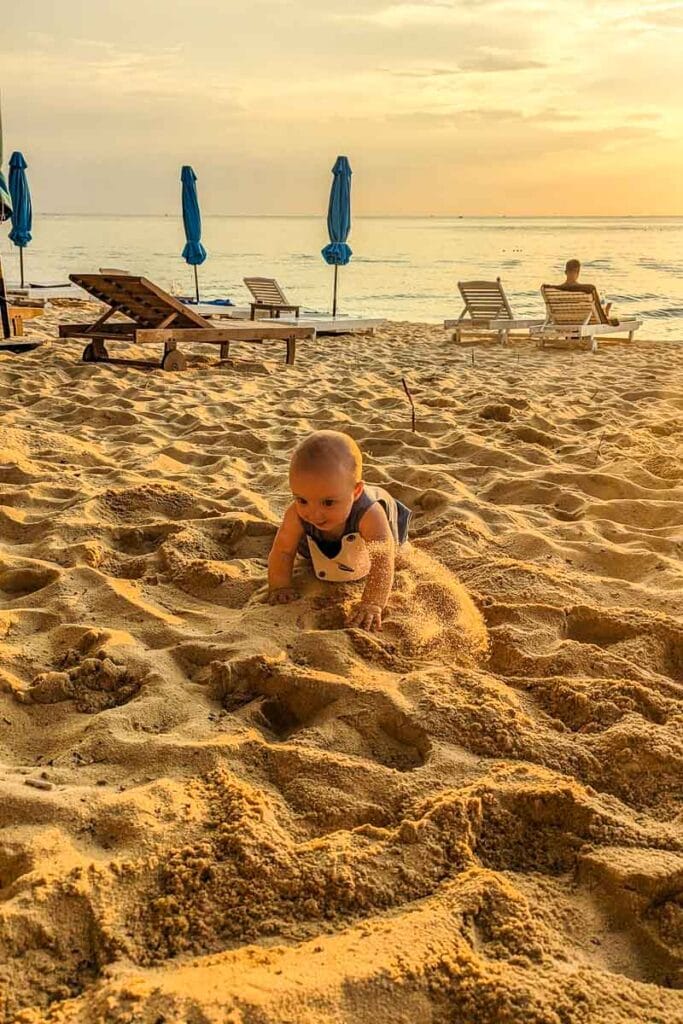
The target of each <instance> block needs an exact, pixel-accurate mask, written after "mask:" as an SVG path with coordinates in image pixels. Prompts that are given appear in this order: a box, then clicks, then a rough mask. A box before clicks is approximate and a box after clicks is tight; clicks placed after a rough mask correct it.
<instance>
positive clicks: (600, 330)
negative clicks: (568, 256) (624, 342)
mask: <svg viewBox="0 0 683 1024" xmlns="http://www.w3.org/2000/svg"><path fill="white" fill-rule="evenodd" d="M541 294H542V296H543V301H544V302H545V308H546V318H545V322H544V323H543V324H542V325H541V327H539V328H535V329H534V330H533V331H532V333H533V335H534V337H535V338H536V339H537V341H538V344H539V347H540V348H543V347H544V346H545V345H548V344H552V343H553V342H561V343H563V344H564V345H566V344H567V343H569V342H578V343H580V344H584V345H588V346H590V348H592V350H593V351H594V352H595V351H597V347H598V338H602V339H605V338H614V336H615V335H619V334H627V335H628V340H629V341H633V335H634V332H635V331H637V330H638V328H639V327H642V321H640V320H635V319H632V320H612V321H610V322H609V323H604V322H603V318H602V317H601V316H600V313H599V312H598V310H597V309H596V305H595V296H594V295H593V293H592V292H580V291H568V290H566V289H564V288H559V287H557V286H553V285H550V284H544V285H542V286H541ZM603 316H604V314H603Z"/></svg>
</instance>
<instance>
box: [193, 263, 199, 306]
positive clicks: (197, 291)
mask: <svg viewBox="0 0 683 1024" xmlns="http://www.w3.org/2000/svg"><path fill="white" fill-rule="evenodd" d="M194 290H195V293H196V295H197V304H199V277H198V276H197V267H196V265H195V268H194Z"/></svg>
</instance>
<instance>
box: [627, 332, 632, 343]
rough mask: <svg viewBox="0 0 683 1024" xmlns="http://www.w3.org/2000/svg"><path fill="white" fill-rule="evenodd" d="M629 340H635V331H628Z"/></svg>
mask: <svg viewBox="0 0 683 1024" xmlns="http://www.w3.org/2000/svg"><path fill="white" fill-rule="evenodd" d="M628 340H629V341H633V331H629V332H628Z"/></svg>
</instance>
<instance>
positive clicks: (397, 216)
mask: <svg viewBox="0 0 683 1024" xmlns="http://www.w3.org/2000/svg"><path fill="white" fill-rule="evenodd" d="M35 216H38V217H179V218H180V217H181V213H180V211H179V210H173V211H164V212H158V213H131V212H126V213H122V212H121V211H120V210H99V211H97V212H96V213H94V212H92V211H90V212H85V211H77V210H68V211H63V210H60V211H57V210H36V211H35ZM202 216H203V217H206V218H207V219H208V218H209V217H220V218H225V219H233V220H238V219H252V220H324V219H325V218H326V216H327V214H326V213H325V212H323V213H202ZM6 219H7V220H9V219H10V218H6ZM353 219H354V220H672V219H683V213H358V214H355V215H354V217H353Z"/></svg>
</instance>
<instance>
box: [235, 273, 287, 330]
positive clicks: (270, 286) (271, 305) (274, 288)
mask: <svg viewBox="0 0 683 1024" xmlns="http://www.w3.org/2000/svg"><path fill="white" fill-rule="evenodd" d="M244 283H245V284H246V286H247V288H248V289H249V291H250V292H251V294H252V296H253V297H254V301H253V302H252V303H251V319H252V320H255V319H256V314H257V313H260V312H262V311H265V312H267V313H268V316H270V317H279V316H280V313H294V316H295V317H298V315H299V306H292V305H291V303H289V302H287V297H286V296H285V293H284V292H283V291H282V288H280V285H279V284H278V283H277V281H276V280H275V278H273V277H245V278H244Z"/></svg>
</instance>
